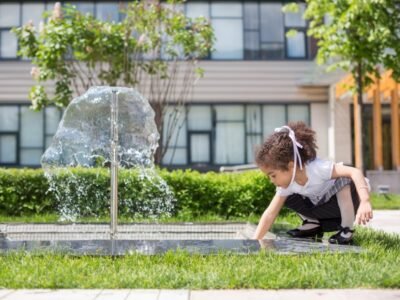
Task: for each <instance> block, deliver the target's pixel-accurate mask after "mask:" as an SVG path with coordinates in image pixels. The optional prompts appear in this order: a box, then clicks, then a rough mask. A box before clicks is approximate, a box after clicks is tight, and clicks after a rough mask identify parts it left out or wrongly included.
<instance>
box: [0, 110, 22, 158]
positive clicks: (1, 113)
mask: <svg viewBox="0 0 400 300" xmlns="http://www.w3.org/2000/svg"><path fill="white" fill-rule="evenodd" d="M17 146H18V107H17V106H11V105H10V106H4V105H3V106H0V164H1V165H15V164H17Z"/></svg>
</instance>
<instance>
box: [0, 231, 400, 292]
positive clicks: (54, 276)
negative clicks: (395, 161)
mask: <svg viewBox="0 0 400 300" xmlns="http://www.w3.org/2000/svg"><path fill="white" fill-rule="evenodd" d="M356 242H357V244H359V245H361V246H362V247H363V248H364V249H365V250H366V251H365V252H364V253H362V254H327V253H325V254H321V253H320V254H302V255H278V254H274V253H271V252H260V253H259V254H252V255H233V254H229V253H220V254H215V255H193V254H188V253H186V252H169V253H167V254H164V255H154V256H144V255H128V256H124V257H120V258H111V257H93V256H86V257H73V256H68V255H61V254H60V255H55V254H23V253H18V254H9V255H3V256H0V270H1V272H0V288H111V289H113V288H166V289H169V288H174V289H175V288H190V289H211V288H215V289H222V288H231V289H237V288H263V289H266V288H268V289H277V288H360V287H363V288H400V268H399V265H400V238H399V237H395V236H392V235H387V234H382V233H375V232H372V231H370V230H367V229H360V230H358V232H357V235H356Z"/></svg>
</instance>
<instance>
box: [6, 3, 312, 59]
mask: <svg viewBox="0 0 400 300" xmlns="http://www.w3.org/2000/svg"><path fill="white" fill-rule="evenodd" d="M62 3H63V4H66V3H70V4H72V5H74V6H76V7H77V9H78V10H79V11H81V12H82V13H83V14H87V13H90V14H93V15H94V16H95V17H96V18H98V19H100V20H103V21H114V22H119V21H121V20H123V18H124V14H123V13H121V12H120V10H121V9H122V8H124V7H126V4H127V1H76V0H74V1H62ZM284 3H285V2H284V1H275V2H272V1H255V0H253V1H218V2H214V1H192V0H189V1H187V2H185V3H184V4H183V5H179V6H177V8H176V9H177V10H180V11H184V12H185V14H186V16H188V17H190V18H196V17H199V16H203V17H206V18H208V19H210V21H211V24H212V26H213V27H214V33H215V37H216V42H215V44H214V49H215V51H213V52H212V53H211V54H210V55H209V58H211V59H214V60H243V59H245V60H281V59H307V58H311V59H312V58H313V57H314V56H315V54H316V50H317V48H316V41H315V40H313V39H312V38H308V37H307V36H306V30H307V22H306V21H305V20H304V19H302V14H303V12H304V10H305V8H306V6H305V3H300V4H299V6H300V11H299V12H298V13H286V14H284V13H283V12H282V5H283V4H284ZM54 4H55V1H54V2H53V1H42V2H40V1H37V2H34V1H31V2H24V1H21V2H19V3H13V2H6V3H1V4H0V59H1V58H2V59H15V58H17V50H18V44H17V39H16V37H15V35H14V34H11V33H10V32H9V31H10V29H11V28H12V27H14V26H21V25H23V24H25V23H27V22H28V21H29V20H32V21H33V23H34V25H35V26H38V25H39V22H40V20H41V19H42V13H43V11H44V10H52V9H53V7H54ZM291 29H295V30H296V31H297V34H296V35H295V36H292V37H286V33H287V32H288V31H289V30H291ZM164 57H165V59H168V56H165V55H164Z"/></svg>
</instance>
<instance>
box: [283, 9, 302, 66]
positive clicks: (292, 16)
mask: <svg viewBox="0 0 400 300" xmlns="http://www.w3.org/2000/svg"><path fill="white" fill-rule="evenodd" d="M299 7H300V9H299V12H297V13H286V14H285V32H288V31H289V30H291V29H295V30H296V31H297V34H296V35H295V36H291V37H286V55H287V57H288V58H306V57H307V51H306V49H307V43H306V41H307V39H306V30H307V28H306V26H307V24H306V21H305V20H304V19H303V17H302V16H303V14H304V11H305V9H306V6H305V4H304V3H300V4H299Z"/></svg>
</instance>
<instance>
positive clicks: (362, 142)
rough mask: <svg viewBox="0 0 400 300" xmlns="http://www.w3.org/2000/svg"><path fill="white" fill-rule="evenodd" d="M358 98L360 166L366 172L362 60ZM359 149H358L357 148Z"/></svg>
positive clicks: (358, 75) (358, 74)
mask: <svg viewBox="0 0 400 300" xmlns="http://www.w3.org/2000/svg"><path fill="white" fill-rule="evenodd" d="M357 100H358V107H359V109H358V118H357V119H358V122H359V123H358V124H357V125H358V126H355V128H357V129H358V136H359V138H360V139H359V143H358V147H359V149H358V150H359V155H360V165H359V166H358V167H359V168H360V169H361V171H362V172H364V166H365V164H364V153H363V152H364V151H363V147H364V145H365V137H364V134H363V121H362V116H363V107H364V106H363V81H362V65H361V62H359V63H358V64H357ZM355 151H357V149H355Z"/></svg>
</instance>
